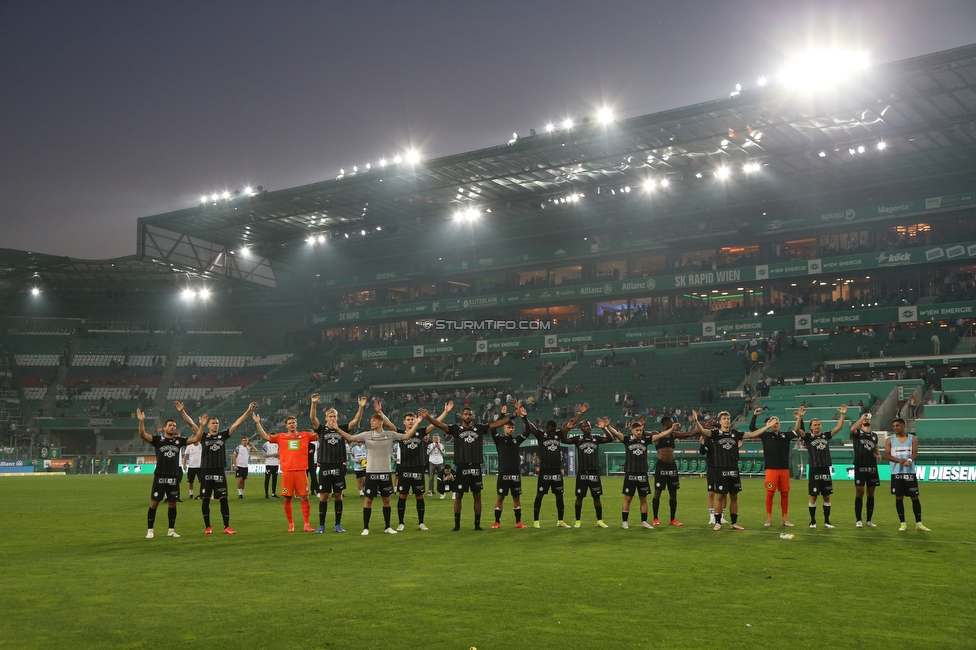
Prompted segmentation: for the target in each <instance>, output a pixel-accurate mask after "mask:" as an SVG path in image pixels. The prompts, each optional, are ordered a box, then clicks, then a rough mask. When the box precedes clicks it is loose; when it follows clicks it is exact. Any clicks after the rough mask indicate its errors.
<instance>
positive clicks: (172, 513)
mask: <svg viewBox="0 0 976 650" xmlns="http://www.w3.org/2000/svg"><path fill="white" fill-rule="evenodd" d="M166 514H167V516H168V517H169V527H170V528H176V508H167V509H166Z"/></svg>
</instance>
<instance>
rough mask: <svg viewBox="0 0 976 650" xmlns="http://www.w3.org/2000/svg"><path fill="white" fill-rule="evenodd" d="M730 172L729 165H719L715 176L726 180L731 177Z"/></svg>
mask: <svg viewBox="0 0 976 650" xmlns="http://www.w3.org/2000/svg"><path fill="white" fill-rule="evenodd" d="M729 173H730V172H729V168H728V167H719V168H718V169H716V170H715V177H716V178H720V179H723V180H724V179H726V178H728V177H729Z"/></svg>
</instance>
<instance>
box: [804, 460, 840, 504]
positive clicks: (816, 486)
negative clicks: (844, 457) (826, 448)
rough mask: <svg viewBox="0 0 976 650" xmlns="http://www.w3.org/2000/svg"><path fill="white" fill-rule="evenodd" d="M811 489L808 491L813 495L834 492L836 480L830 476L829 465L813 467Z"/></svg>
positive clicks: (825, 494) (811, 469) (810, 480)
mask: <svg viewBox="0 0 976 650" xmlns="http://www.w3.org/2000/svg"><path fill="white" fill-rule="evenodd" d="M808 483H809V489H808V490H807V493H808V494H809V495H810V496H812V497H815V496H821V495H822V496H827V495H831V494H833V493H834V481H833V480H832V479H831V478H830V468H829V467H811V468H810V479H809V481H808Z"/></svg>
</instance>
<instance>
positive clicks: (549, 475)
mask: <svg viewBox="0 0 976 650" xmlns="http://www.w3.org/2000/svg"><path fill="white" fill-rule="evenodd" d="M589 407H590V405H589V404H583V405H582V406H581V407H580V408H579V412H578V413H576V414H575V415H574V416H573V419H572V420H570V421H569V422H566V423H565V424H563V426H562V428H561V429H557V428H556V422H555V420H549V421H548V422H546V428H545V430H540V429H539V427H537V426H535V425H534V424H532V423H531V422H529V418H528V416H525V417H523V418H522V420H523V421H524V422H525V427H526V429H527V430H528V432H529V433H531V434H532V435H534V436H535V437H536V439H537V440H538V441H539V487H538V490H537V491H536V493H535V504H534V505H533V507H532V512H533V515H534V517H533V521H532V526H533V527H535V528H540V527H541V524H540V523H539V513H540V512H541V511H542V498H543V497H544V496H545V495H546V494H548V493H549V490H552V493H553V494H554V495H555V496H556V526H557V527H558V528H569V524H567V523H566V522H565V521H564V520H563V518H564V517H565V516H566V504H565V501H564V500H563V492H564V491H565V487H564V486H563V448H562V443H563V440H565V438H566V434H567V433H568V432H569V430H570V429H572V428H573V427H575V426H576V423H577V422H578V421H579V419H580V416H581V415H582V414H583V413H585V412H586V409H588V408H589ZM567 444H568V443H567Z"/></svg>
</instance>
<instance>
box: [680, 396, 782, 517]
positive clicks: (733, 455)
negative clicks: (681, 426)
mask: <svg viewBox="0 0 976 650" xmlns="http://www.w3.org/2000/svg"><path fill="white" fill-rule="evenodd" d="M691 420H692V422H694V424H695V428H696V429H698V433H700V434H701V435H703V436H705V437H706V438H709V439H710V440H711V444H712V448H713V462H714V465H715V482H716V483H715V485H714V486H713V487H714V490H715V495H716V497H715V525H714V526H713V527H712V530H722V513H723V512H724V511H725V502H726V499H728V501H729V515H730V516H729V519H731V520H732V530H745V529H744V528H743V527H742V526H740V525H739V492H741V491H742V482H741V480H740V478H739V443H740V442H741V441H742V440H744V439H746V438H758V437H759V436H761V435H762V434H763V433H765V432H766V431H767V430H768V429H770V428H772V427H773V426H774V425H776V424H778V423H779V418H777V417H775V416H774V417H772V418H770V419H769V422H767V423H766V426H764V427H762V428H761V429H757V430H755V431H749V432H742V431H739V430H738V429H733V428H732V416H731V415H729V412H728V411H722V412H720V413H719V414H718V426H717V427H715V428H712V429H706V428H705V427H703V426H702V425H701V423H700V422H699V421H698V411H692V412H691Z"/></svg>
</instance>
